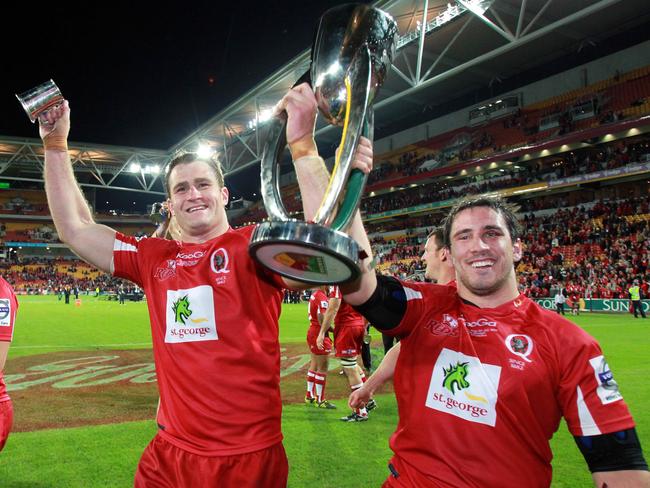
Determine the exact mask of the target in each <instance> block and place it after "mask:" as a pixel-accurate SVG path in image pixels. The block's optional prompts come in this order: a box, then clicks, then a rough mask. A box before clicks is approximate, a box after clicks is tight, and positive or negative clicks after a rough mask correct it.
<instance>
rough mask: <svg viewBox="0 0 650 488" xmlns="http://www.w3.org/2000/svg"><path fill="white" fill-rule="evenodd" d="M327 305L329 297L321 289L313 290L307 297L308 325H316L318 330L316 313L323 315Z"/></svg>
mask: <svg viewBox="0 0 650 488" xmlns="http://www.w3.org/2000/svg"><path fill="white" fill-rule="evenodd" d="M328 305H329V298H328V297H327V295H326V294H325V292H324V291H323V290H314V292H313V293H312V294H311V297H310V298H309V326H310V327H317V328H318V330H320V324H319V323H318V314H321V315H325V312H326V311H327V307H328Z"/></svg>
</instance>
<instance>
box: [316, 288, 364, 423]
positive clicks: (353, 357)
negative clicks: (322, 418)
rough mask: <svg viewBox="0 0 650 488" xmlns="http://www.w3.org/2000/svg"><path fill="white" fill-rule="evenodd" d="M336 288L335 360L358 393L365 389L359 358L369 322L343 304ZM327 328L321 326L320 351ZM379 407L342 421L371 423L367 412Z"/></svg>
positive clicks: (358, 410)
mask: <svg viewBox="0 0 650 488" xmlns="http://www.w3.org/2000/svg"><path fill="white" fill-rule="evenodd" d="M333 288H334V297H335V299H336V303H337V304H338V305H337V307H338V311H337V313H336V316H335V318H334V349H335V350H336V357H337V358H339V360H340V361H341V367H342V368H343V372H344V373H345V376H346V378H347V380H348V384H349V385H350V390H352V392H355V391H356V390H358V389H360V388H361V387H362V386H363V383H364V381H365V379H366V378H365V372H364V371H363V368H361V366H359V363H358V359H357V358H358V356H359V354H361V345H362V342H363V337H364V335H365V334H366V320H365V319H364V318H363V316H362V315H361V314H360V313H359V312H357V311H356V310H354V309H353V308H352V307H351V306H350V305H349V304H347V303H345V302H344V301H342V300H341V291H340V289H339V288H338V287H333ZM324 329H325V327H324V326H321V330H320V333H319V335H318V338H317V340H316V344H317V345H318V347H319V348H322V347H323V339H324V332H325V330H324ZM375 406H376V405H375V404H374V403H370V404H369V405H367V406H366V405H365V404H364V405H362V406H359V407H357V408H355V409H354V411H353V412H352V413H351V414H350V415H347V416H345V417H342V418H341V420H343V421H346V422H363V421H366V420H368V409H370V410H372V408H374V407H375Z"/></svg>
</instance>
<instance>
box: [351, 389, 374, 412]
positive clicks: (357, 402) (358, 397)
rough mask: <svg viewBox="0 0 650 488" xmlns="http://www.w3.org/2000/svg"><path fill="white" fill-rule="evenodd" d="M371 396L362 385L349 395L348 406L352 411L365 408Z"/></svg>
mask: <svg viewBox="0 0 650 488" xmlns="http://www.w3.org/2000/svg"><path fill="white" fill-rule="evenodd" d="M371 396H372V392H371V391H370V390H369V389H368V388H366V386H365V385H364V386H362V387H361V388H359V389H358V390H355V391H353V392H352V393H351V394H350V397H349V398H348V406H349V407H350V408H352V409H355V408H361V407H365V406H366V404H367V403H368V402H369V401H370V397H371Z"/></svg>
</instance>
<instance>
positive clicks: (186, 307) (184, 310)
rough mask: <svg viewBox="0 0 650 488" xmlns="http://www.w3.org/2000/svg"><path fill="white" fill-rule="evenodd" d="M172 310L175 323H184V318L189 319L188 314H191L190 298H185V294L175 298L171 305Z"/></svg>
mask: <svg viewBox="0 0 650 488" xmlns="http://www.w3.org/2000/svg"><path fill="white" fill-rule="evenodd" d="M172 310H173V311H174V316H175V321H176V323H177V324H183V325H185V320H186V319H189V318H190V315H192V311H191V310H190V300H189V298H187V295H185V296H184V297H182V298H179V299H178V300H176V301H175V302H174V304H173V305H172Z"/></svg>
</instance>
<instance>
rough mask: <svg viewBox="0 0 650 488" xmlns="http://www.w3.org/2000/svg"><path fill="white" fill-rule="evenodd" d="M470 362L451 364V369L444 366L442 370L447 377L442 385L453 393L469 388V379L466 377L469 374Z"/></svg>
mask: <svg viewBox="0 0 650 488" xmlns="http://www.w3.org/2000/svg"><path fill="white" fill-rule="evenodd" d="M468 364H469V363H461V362H457V363H456V366H453V365H451V364H450V365H449V369H447V368H445V367H443V368H442V372H443V374H444V375H445V379H444V380H443V381H442V386H443V387H444V388H447V389H448V390H449V391H450V392H451V393H452V394H456V391H458V390H462V389H464V388H469V381H467V380H466V379H465V377H466V376H467V365H468Z"/></svg>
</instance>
